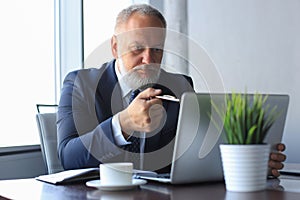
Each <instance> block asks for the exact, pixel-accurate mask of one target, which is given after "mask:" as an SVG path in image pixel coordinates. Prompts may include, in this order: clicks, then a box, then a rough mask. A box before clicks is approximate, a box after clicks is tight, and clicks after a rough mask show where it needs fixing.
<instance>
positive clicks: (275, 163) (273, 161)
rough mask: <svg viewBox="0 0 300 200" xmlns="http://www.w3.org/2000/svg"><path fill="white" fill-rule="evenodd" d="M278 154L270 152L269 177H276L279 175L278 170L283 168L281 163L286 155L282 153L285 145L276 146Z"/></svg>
mask: <svg viewBox="0 0 300 200" xmlns="http://www.w3.org/2000/svg"><path fill="white" fill-rule="evenodd" d="M277 150H278V152H276V153H275V152H272V153H271V154H270V160H269V167H270V168H271V175H273V176H275V177H278V176H280V173H279V171H278V170H280V169H282V168H283V166H284V165H283V163H282V162H284V161H285V159H286V155H285V154H283V153H282V152H283V151H284V150H285V145H284V144H282V143H280V144H278V145H277Z"/></svg>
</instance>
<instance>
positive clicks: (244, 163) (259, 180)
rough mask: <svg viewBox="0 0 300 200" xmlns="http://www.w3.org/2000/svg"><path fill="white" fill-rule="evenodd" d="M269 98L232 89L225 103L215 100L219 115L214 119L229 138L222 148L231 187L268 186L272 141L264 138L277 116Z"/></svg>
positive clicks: (247, 190)
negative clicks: (265, 141)
mask: <svg viewBox="0 0 300 200" xmlns="http://www.w3.org/2000/svg"><path fill="white" fill-rule="evenodd" d="M267 98H268V96H267V95H262V94H259V93H256V94H253V95H248V94H246V93H244V94H241V93H239V94H238V93H232V94H231V95H228V94H227V95H225V104H223V105H220V104H219V105H217V104H216V103H214V102H212V106H213V109H214V110H215V111H216V113H217V114H216V116H217V117H218V119H216V118H215V119H213V118H212V120H213V122H214V124H215V126H216V127H217V128H218V129H219V131H222V130H223V131H224V133H225V136H226V137H225V140H226V141H227V144H221V145H220V150H221V158H222V165H223V172H224V178H225V184H226V189H227V190H228V191H238V192H250V191H258V190H263V189H265V187H266V180H267V171H268V160H269V153H270V145H269V144H265V143H264V139H265V137H266V135H267V133H268V131H269V129H270V128H271V126H272V124H273V123H274V121H275V119H276V118H277V116H278V113H277V111H276V107H273V108H270V106H269V105H265V104H266V100H267ZM217 121H221V122H222V123H221V124H220V123H217Z"/></svg>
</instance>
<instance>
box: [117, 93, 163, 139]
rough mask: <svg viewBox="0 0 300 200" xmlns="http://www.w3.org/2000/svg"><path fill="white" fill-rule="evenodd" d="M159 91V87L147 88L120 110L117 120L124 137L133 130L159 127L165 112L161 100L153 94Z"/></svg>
mask: <svg viewBox="0 0 300 200" xmlns="http://www.w3.org/2000/svg"><path fill="white" fill-rule="evenodd" d="M161 92H162V91H161V90H160V89H153V88H147V89H146V90H144V91H142V92H140V93H139V94H138V95H137V97H136V98H135V99H134V100H133V101H132V102H131V103H130V105H129V106H128V107H127V108H126V109H125V110H123V111H121V112H120V115H119V120H120V125H121V129H122V132H123V134H125V135H124V137H125V138H127V137H128V136H129V135H128V134H130V133H132V132H133V131H140V132H151V131H153V130H155V129H157V128H158V127H160V125H161V123H162V121H163V120H162V119H163V116H164V113H165V112H164V108H163V106H162V101H161V100H160V99H158V98H155V96H157V95H159V94H161Z"/></svg>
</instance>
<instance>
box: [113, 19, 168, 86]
mask: <svg viewBox="0 0 300 200" xmlns="http://www.w3.org/2000/svg"><path fill="white" fill-rule="evenodd" d="M121 31H122V33H120V34H118V35H117V36H114V37H113V39H112V51H113V55H114V57H115V58H116V59H117V66H118V69H119V71H120V73H121V74H122V75H126V77H127V78H126V79H127V81H130V82H133V83H129V85H130V86H131V87H138V86H142V85H145V84H148V83H153V82H156V81H157V79H158V77H159V73H160V63H161V60H162V57H163V47H164V40H165V29H164V28H163V25H162V23H161V22H160V20H159V19H157V18H156V17H149V16H141V15H138V14H133V15H132V16H131V17H130V19H129V21H128V23H127V24H124V25H122V27H121ZM132 84H133V85H134V86H133V85H132Z"/></svg>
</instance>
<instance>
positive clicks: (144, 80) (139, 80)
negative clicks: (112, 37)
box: [118, 58, 160, 90]
mask: <svg viewBox="0 0 300 200" xmlns="http://www.w3.org/2000/svg"><path fill="white" fill-rule="evenodd" d="M118 60H119V67H120V73H121V75H122V79H123V81H124V83H125V84H126V85H128V86H129V87H130V88H132V89H133V90H136V89H138V88H141V87H142V86H145V85H149V84H154V83H157V81H158V79H159V75H160V66H158V65H159V64H149V65H139V66H136V67H134V68H133V69H131V70H130V71H126V69H125V67H124V65H123V62H122V59H120V58H119V59H118ZM139 71H144V72H147V77H142V76H141V74H140V73H139Z"/></svg>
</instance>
